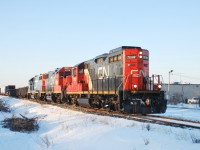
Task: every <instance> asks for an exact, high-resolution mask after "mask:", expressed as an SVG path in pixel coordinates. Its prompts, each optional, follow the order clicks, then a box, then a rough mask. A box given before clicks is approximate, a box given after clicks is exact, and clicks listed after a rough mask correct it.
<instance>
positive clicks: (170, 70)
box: [168, 70, 173, 94]
mask: <svg viewBox="0 0 200 150" xmlns="http://www.w3.org/2000/svg"><path fill="white" fill-rule="evenodd" d="M172 72H173V70H170V71H169V83H168V94H169V85H170V74H171V73H172Z"/></svg>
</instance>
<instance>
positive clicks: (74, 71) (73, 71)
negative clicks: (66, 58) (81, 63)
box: [72, 68, 76, 77]
mask: <svg viewBox="0 0 200 150" xmlns="http://www.w3.org/2000/svg"><path fill="white" fill-rule="evenodd" d="M72 74H73V76H74V77H76V68H74V69H73V70H72Z"/></svg>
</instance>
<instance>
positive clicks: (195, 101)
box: [187, 97, 200, 104]
mask: <svg viewBox="0 0 200 150" xmlns="http://www.w3.org/2000/svg"><path fill="white" fill-rule="evenodd" d="M199 101H200V97H193V98H191V99H188V100H187V103H188V104H198V103H199Z"/></svg>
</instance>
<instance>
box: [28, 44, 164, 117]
mask: <svg viewBox="0 0 200 150" xmlns="http://www.w3.org/2000/svg"><path fill="white" fill-rule="evenodd" d="M160 78H161V77H160V75H152V77H149V51H148V50H145V49H142V48H140V47H132V46H122V47H119V48H117V49H114V50H111V51H110V52H109V53H105V54H102V55H99V56H97V57H95V58H93V59H91V60H87V61H85V62H81V63H79V64H77V65H75V66H74V67H70V66H66V67H62V68H58V69H56V70H54V71H50V72H48V73H45V74H41V75H39V76H35V77H33V78H32V79H30V80H29V92H28V97H29V98H36V99H41V100H50V101H54V102H62V103H66V104H69V105H79V106H83V107H93V108H99V109H101V108H102V109H103V108H104V109H108V110H116V111H124V112H126V113H136V114H138V113H139V114H150V113H165V111H166V108H167V101H166V100H165V98H164V97H165V96H164V94H165V93H164V91H161V80H160Z"/></svg>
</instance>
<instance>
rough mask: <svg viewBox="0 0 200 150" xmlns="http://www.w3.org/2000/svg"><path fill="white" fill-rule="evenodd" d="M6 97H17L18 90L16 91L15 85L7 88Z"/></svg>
mask: <svg viewBox="0 0 200 150" xmlns="http://www.w3.org/2000/svg"><path fill="white" fill-rule="evenodd" d="M5 95H8V96H13V97H15V96H16V90H15V85H8V86H6V87H5Z"/></svg>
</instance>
